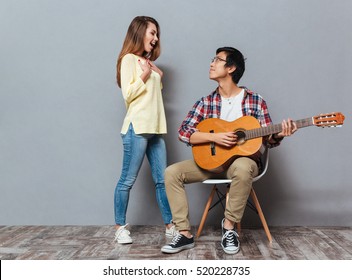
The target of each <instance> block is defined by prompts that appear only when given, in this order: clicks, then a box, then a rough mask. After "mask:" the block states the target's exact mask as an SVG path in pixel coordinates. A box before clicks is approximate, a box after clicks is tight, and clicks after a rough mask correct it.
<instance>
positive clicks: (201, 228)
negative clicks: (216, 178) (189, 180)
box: [196, 185, 217, 238]
mask: <svg viewBox="0 0 352 280" xmlns="http://www.w3.org/2000/svg"><path fill="white" fill-rule="evenodd" d="M216 189H217V188H216V185H214V187H213V189H212V191H211V193H210V195H209V197H208V201H207V203H206V204H205V208H204V211H203V216H202V220H201V221H200V224H199V227H198V231H197V234H196V238H198V237H199V236H200V234H201V233H202V230H203V227H204V224H205V221H206V219H207V217H208V212H209V208H210V205H211V203H212V201H213V198H214V195H215V192H216Z"/></svg>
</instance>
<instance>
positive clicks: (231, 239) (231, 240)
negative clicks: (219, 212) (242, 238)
mask: <svg viewBox="0 0 352 280" xmlns="http://www.w3.org/2000/svg"><path fill="white" fill-rule="evenodd" d="M235 236H237V237H238V234H237V232H235V231H234V230H227V231H226V232H225V233H224V236H223V239H226V245H227V246H237V245H236V244H235V240H236V238H235Z"/></svg>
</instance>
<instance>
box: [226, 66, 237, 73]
mask: <svg viewBox="0 0 352 280" xmlns="http://www.w3.org/2000/svg"><path fill="white" fill-rule="evenodd" d="M235 71H236V66H230V67H228V69H227V73H229V74H232V73H233V72H235Z"/></svg>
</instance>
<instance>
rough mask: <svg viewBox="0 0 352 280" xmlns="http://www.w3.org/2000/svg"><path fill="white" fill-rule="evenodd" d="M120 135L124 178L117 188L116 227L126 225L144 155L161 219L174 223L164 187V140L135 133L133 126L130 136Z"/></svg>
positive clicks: (115, 203) (152, 135)
mask: <svg viewBox="0 0 352 280" xmlns="http://www.w3.org/2000/svg"><path fill="white" fill-rule="evenodd" d="M121 136H122V141H123V148H124V149H123V152H124V154H123V164H122V165H123V166H122V172H121V177H120V180H119V181H118V183H117V186H116V188H115V200H114V208H115V223H116V224H117V225H125V224H126V211H127V206H128V201H129V195H130V190H131V188H132V186H133V184H134V182H135V181H136V179H137V175H138V172H139V170H140V168H141V165H142V163H143V159H144V156H145V155H147V158H148V161H149V164H150V166H151V170H152V177H153V181H154V183H155V189H156V199H157V202H158V206H159V209H160V212H161V216H162V219H163V221H164V223H165V224H169V223H171V220H172V215H171V210H170V206H169V202H168V200H167V196H166V191H165V184H164V172H165V168H166V146H165V141H164V139H163V137H162V136H161V135H158V134H135V133H134V130H133V126H132V124H130V126H129V128H128V131H127V133H126V134H122V135H121Z"/></svg>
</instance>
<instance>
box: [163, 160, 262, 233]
mask: <svg viewBox="0 0 352 280" xmlns="http://www.w3.org/2000/svg"><path fill="white" fill-rule="evenodd" d="M257 175H258V166H257V163H256V162H255V161H254V160H252V159H250V158H247V157H240V158H237V159H236V160H235V161H234V162H233V163H232V164H231V166H230V167H229V168H228V169H227V170H226V171H224V172H222V173H219V174H216V173H213V172H209V171H206V170H203V169H201V168H200V167H198V166H197V164H196V163H195V162H194V160H193V159H192V160H186V161H182V162H178V163H175V164H173V165H170V166H169V167H167V168H166V171H165V187H166V194H167V197H168V200H169V204H170V208H171V212H172V220H173V223H174V224H175V225H176V229H177V230H179V231H181V230H188V231H189V230H190V229H191V224H190V221H189V207H188V199H187V193H186V190H185V186H184V184H190V183H196V182H202V181H204V180H206V179H209V178H216V179H219V178H226V179H231V180H232V182H231V186H230V191H229V199H228V202H227V204H226V209H225V213H224V215H225V218H227V219H228V220H230V221H232V222H235V223H238V222H240V221H241V219H242V216H243V212H244V209H245V207H246V203H247V199H248V196H249V193H250V191H251V187H252V181H253V177H255V176H257Z"/></svg>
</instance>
